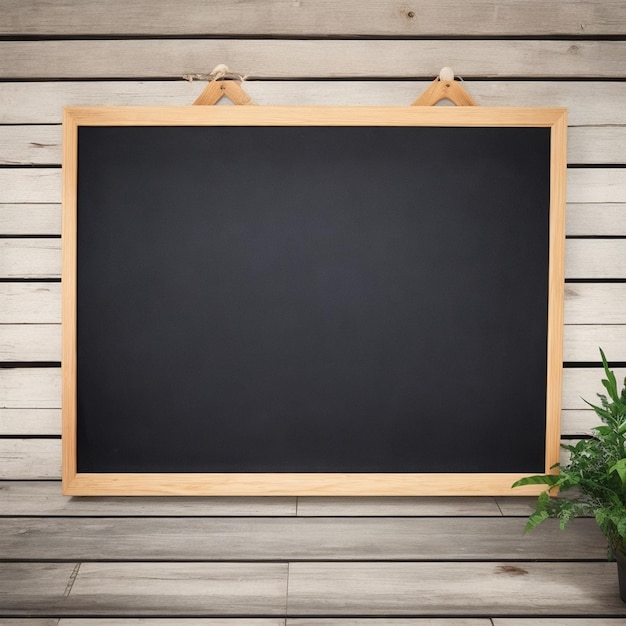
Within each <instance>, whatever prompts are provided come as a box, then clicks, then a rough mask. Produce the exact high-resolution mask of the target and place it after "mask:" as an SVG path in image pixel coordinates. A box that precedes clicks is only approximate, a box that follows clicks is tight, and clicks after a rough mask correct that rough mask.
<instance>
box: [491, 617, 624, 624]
mask: <svg viewBox="0 0 626 626" xmlns="http://www.w3.org/2000/svg"><path fill="white" fill-rule="evenodd" d="M623 623H624V618H621V617H616V618H610V617H600V618H595V617H581V618H576V619H575V620H572V619H571V618H569V617H567V618H558V617H545V618H541V617H535V618H533V619H532V620H529V619H528V618H525V617H524V618H519V617H496V618H495V619H494V620H493V626H619V625H620V624H623Z"/></svg>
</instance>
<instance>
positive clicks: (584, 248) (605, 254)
mask: <svg viewBox="0 0 626 626" xmlns="http://www.w3.org/2000/svg"><path fill="white" fill-rule="evenodd" d="M624 171H626V170H624ZM565 277H566V278H626V245H624V241H623V240H621V239H568V240H567V242H566V244H565Z"/></svg>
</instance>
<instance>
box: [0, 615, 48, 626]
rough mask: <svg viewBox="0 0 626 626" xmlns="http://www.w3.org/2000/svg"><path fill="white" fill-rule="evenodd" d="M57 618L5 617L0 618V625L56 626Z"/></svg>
mask: <svg viewBox="0 0 626 626" xmlns="http://www.w3.org/2000/svg"><path fill="white" fill-rule="evenodd" d="M58 623H59V620H58V619H56V617H52V618H45V617H42V618H36V617H35V618H28V617H15V618H12V617H6V618H4V619H3V618H0V624H1V625H2V626H58Z"/></svg>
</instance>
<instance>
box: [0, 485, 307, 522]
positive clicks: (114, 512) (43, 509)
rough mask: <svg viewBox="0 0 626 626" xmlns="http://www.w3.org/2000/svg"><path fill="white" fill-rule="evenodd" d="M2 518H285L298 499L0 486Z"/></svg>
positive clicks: (54, 486)
mask: <svg viewBox="0 0 626 626" xmlns="http://www.w3.org/2000/svg"><path fill="white" fill-rule="evenodd" d="M0 510H1V511H2V514H3V515H14V516H24V515H35V516H46V517H53V516H73V517H90V516H104V515H106V516H116V517H117V516H129V517H136V516H151V517H177V516H200V515H201V516H224V515H229V516H248V517H261V516H265V517H269V516H276V517H285V516H292V515H295V514H296V498H271V497H258V498H228V497H224V498H203V497H197V498H182V497H180V498H179V497H163V498H158V497H153V498H141V497H135V498H131V497H127V498H124V497H120V498H114V497H110V498H94V497H89V498H77V497H76V498H68V497H66V496H63V495H61V483H60V482H56V481H16V482H11V481H4V482H1V483H0Z"/></svg>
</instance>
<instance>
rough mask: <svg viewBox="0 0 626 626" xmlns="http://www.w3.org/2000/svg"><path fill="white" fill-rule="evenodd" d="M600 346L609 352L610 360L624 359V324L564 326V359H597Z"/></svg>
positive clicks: (625, 342) (625, 356) (625, 333)
mask: <svg viewBox="0 0 626 626" xmlns="http://www.w3.org/2000/svg"><path fill="white" fill-rule="evenodd" d="M600 347H601V348H603V349H604V351H605V352H610V353H611V357H610V358H611V359H612V360H614V361H626V325H619V326H618V325H615V324H610V325H603V326H600V325H591V324H585V325H575V326H565V328H564V336H563V360H564V361H570V362H575V361H597V360H598V359H599V358H600V357H599V355H600V351H599V348H600Z"/></svg>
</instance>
